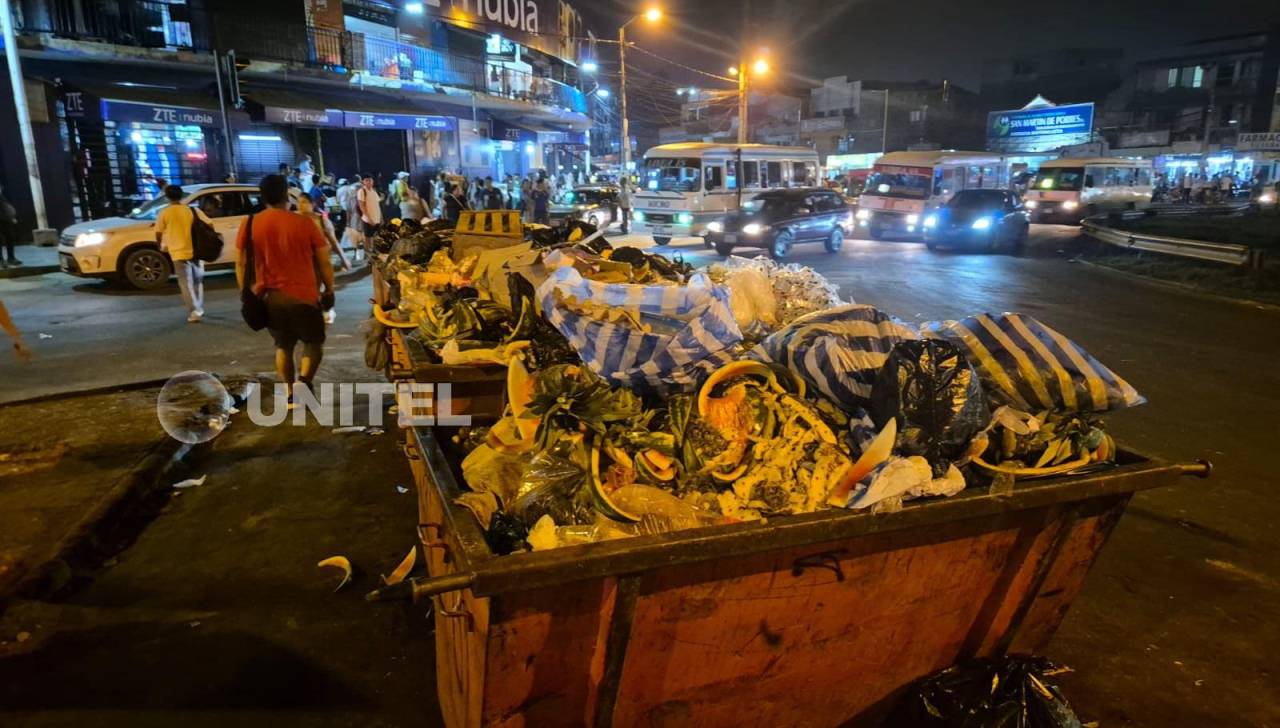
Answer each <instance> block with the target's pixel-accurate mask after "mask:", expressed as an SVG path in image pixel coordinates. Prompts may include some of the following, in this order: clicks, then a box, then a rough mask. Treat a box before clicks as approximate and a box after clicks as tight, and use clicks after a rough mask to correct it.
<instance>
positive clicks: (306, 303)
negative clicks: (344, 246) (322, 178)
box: [236, 174, 334, 390]
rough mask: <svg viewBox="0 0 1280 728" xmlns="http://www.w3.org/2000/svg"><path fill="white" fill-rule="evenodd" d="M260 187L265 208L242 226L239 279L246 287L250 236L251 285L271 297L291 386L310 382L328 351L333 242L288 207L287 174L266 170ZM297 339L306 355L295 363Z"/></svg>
mask: <svg viewBox="0 0 1280 728" xmlns="http://www.w3.org/2000/svg"><path fill="white" fill-rule="evenodd" d="M259 189H260V190H261V191H262V202H263V204H265V205H266V206H267V209H266V210H263V211H262V212H260V213H258V214H257V215H254V216H253V217H251V218H250V219H249V220H247V221H246V222H245V224H244V225H242V226H241V227H240V237H239V239H238V240H237V241H236V248H238V249H239V251H240V252H239V255H238V257H237V259H236V281H237V283H238V284H239V285H240V287H242V288H243V287H244V274H245V263H246V261H247V257H246V254H245V248H246V246H247V245H248V244H249V243H250V242H251V243H252V247H253V267H254V280H255V282H254V286H253V291H254V293H256V294H257V295H259V296H262V297H263V298H264V300H265V301H266V303H267V316H268V318H267V320H268V323H267V330H269V331H270V332H271V337H272V338H273V339H275V343H276V373H277V374H278V375H279V377H280V381H282V382H284V383H285V384H287V385H289V387H290V389H291V390H292V387H293V384H294V381H295V379H296V380H297V381H298V382H300V383H301V384H302V385H303V386H308V387H309V386H310V385H311V381H312V380H313V379H314V378H315V376H316V371H317V370H318V369H319V368H320V360H321V358H322V357H323V355H324V314H323V312H322V311H323V310H328V309H330V308H333V303H334V300H333V296H334V287H333V264H332V263H331V262H330V261H329V245H328V243H327V242H325V239H324V236H323V235H321V234H320V229H319V228H317V227H316V226H315V225H314V224H313V223H312V222H311V221H310V220H308V219H307V218H305V217H303V216H302V215H299V214H297V213H294V212H290V211H289V183H288V182H287V181H286V180H285V178H284V177H282V176H280V175H278V174H272V175H267V176H266V177H265V178H263V180H262V184H261V185H260V186H259ZM250 236H252V240H250ZM317 274H318V275H317ZM317 278H319V280H317ZM321 282H323V283H324V292H323V293H322V292H321V290H320V286H319V283H321ZM299 341H301V342H302V345H303V349H302V361H301V362H300V364H299V366H298V367H297V368H296V369H295V367H294V362H293V350H294V348H295V347H296V346H297V344H298V342H299ZM295 375H296V376H295Z"/></svg>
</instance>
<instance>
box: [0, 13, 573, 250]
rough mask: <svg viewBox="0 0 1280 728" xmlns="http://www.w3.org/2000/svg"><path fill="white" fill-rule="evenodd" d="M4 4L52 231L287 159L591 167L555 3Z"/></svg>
mask: <svg viewBox="0 0 1280 728" xmlns="http://www.w3.org/2000/svg"><path fill="white" fill-rule="evenodd" d="M14 3H15V23H16V27H17V29H18V44H19V48H20V53H21V59H22V64H23V71H24V75H25V77H26V81H27V89H28V94H29V98H30V104H29V105H30V106H31V112H32V117H33V121H34V126H35V131H36V137H37V148H38V149H37V156H38V159H39V164H40V168H41V170H42V176H43V177H44V187H45V197H46V207H47V208H48V209H49V213H50V222H51V225H52V226H54V227H59V228H60V227H63V226H65V225H67V224H70V223H71V222H74V221H77V220H85V219H91V218H97V217H103V216H107V215H114V214H120V213H123V212H128V211H129V210H130V209H132V208H133V207H136V206H137V204H138V203H139V202H140V201H143V200H146V199H148V198H150V197H152V196H154V195H156V194H158V189H157V185H156V183H157V181H158V180H163V181H167V182H170V183H177V184H190V183H196V182H208V181H221V180H223V179H225V178H226V177H228V176H229V175H232V174H234V175H235V177H236V178H237V179H239V180H241V181H257V180H258V179H260V178H261V177H262V176H263V175H265V174H268V173H272V172H275V171H277V169H278V168H279V165H281V164H287V165H290V166H296V165H297V163H298V162H299V160H301V159H303V157H304V156H310V157H311V159H312V165H313V167H314V169H315V170H316V171H317V172H320V173H329V174H333V175H334V176H335V177H352V176H354V175H356V174H359V173H369V174H374V175H376V176H378V177H380V178H381V180H382V181H383V182H386V181H389V180H390V179H391V178H392V177H393V176H394V175H395V174H396V173H397V172H399V171H408V172H410V173H412V174H414V175H416V176H420V177H425V176H427V175H429V174H434V173H435V172H436V171H439V170H443V169H447V170H452V171H457V172H460V173H462V174H465V175H468V176H485V175H494V176H501V175H503V174H508V173H512V174H522V173H525V172H528V171H531V170H534V169H541V168H546V167H547V166H555V167H557V168H558V167H560V166H564V167H566V168H571V167H572V166H575V165H582V166H584V167H585V165H586V164H587V160H588V157H589V148H588V146H587V141H588V131H589V129H590V127H591V125H592V119H593V110H592V108H591V106H590V104H589V103H588V98H587V95H586V94H585V93H584V91H583V89H582V85H583V80H582V79H580V78H579V74H578V63H579V61H580V60H581V58H582V54H584V53H585V52H587V51H586V49H585V48H583V47H581V46H580V43H579V41H578V39H579V38H583V37H586V35H587V33H586V31H585V29H584V28H582V19H581V16H580V15H579V14H578V13H577V12H576V11H575V10H574V9H573V7H572V6H570V5H569V4H568V3H566V2H563V0H526V2H524V3H502V4H500V5H501V7H499V4H495V3H480V2H475V1H474V0H472V1H470V2H462V1H461V0H459V1H458V2H440V1H439V0H426V1H425V2H405V1H404V0H394V2H392V1H391V0H346V2H341V1H340V0H273V2H266V3H263V2H247V1H246V0H111V1H107V0H14ZM508 5H509V6H510V7H507V6H508ZM517 5H519V6H520V7H519V8H516V6H517ZM512 8H516V9H518V10H519V12H516V13H514V14H511V10H512ZM3 90H4V91H7V90H8V89H3ZM11 98H12V97H11V95H10V94H8V93H5V94H4V98H3V99H0V125H4V124H6V123H7V122H9V121H10V120H14V119H15V118H16V117H15V116H14V110H13V109H12V102H11V100H10V99H11ZM6 105H7V106H6ZM6 128H14V127H13V126H7V127H6ZM3 137H4V138H2V139H0V163H3V167H2V169H3V172H2V174H3V175H4V177H3V179H0V183H2V184H3V185H4V187H5V189H6V191H7V193H8V194H9V195H10V197H11V199H13V200H14V201H15V204H16V206H17V207H18V208H19V211H20V215H21V216H22V217H23V222H24V223H25V224H26V225H25V226H26V227H30V226H31V224H32V221H31V219H30V217H31V212H30V210H31V200H30V194H29V190H26V189H25V188H26V175H25V172H24V166H23V164H22V161H21V160H22V149H21V146H20V144H19V143H18V141H17V140H16V138H14V137H16V135H3ZM552 171H553V172H554V171H557V170H552Z"/></svg>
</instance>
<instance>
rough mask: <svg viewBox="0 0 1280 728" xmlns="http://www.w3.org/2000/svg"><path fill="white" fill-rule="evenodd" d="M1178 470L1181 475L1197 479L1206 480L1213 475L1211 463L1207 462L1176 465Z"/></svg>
mask: <svg viewBox="0 0 1280 728" xmlns="http://www.w3.org/2000/svg"><path fill="white" fill-rule="evenodd" d="M1178 468H1179V469H1180V470H1181V471H1182V474H1183V475H1193V476H1195V477H1197V478H1208V477H1209V476H1211V475H1213V463H1212V462H1210V461H1208V460H1197V461H1195V462H1193V463H1178Z"/></svg>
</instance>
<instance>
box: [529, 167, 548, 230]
mask: <svg viewBox="0 0 1280 728" xmlns="http://www.w3.org/2000/svg"><path fill="white" fill-rule="evenodd" d="M550 205H551V192H550V190H549V189H548V187H547V180H546V179H544V178H543V177H541V176H539V177H538V181H537V183H535V184H534V185H533V221H534V222H535V223H538V224H541V225H550V224H551V208H550Z"/></svg>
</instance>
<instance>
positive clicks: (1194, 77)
mask: <svg viewBox="0 0 1280 728" xmlns="http://www.w3.org/2000/svg"><path fill="white" fill-rule="evenodd" d="M1203 85H1204V66H1196V67H1195V68H1193V69H1192V70H1191V88H1200V87H1201V86H1203Z"/></svg>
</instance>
